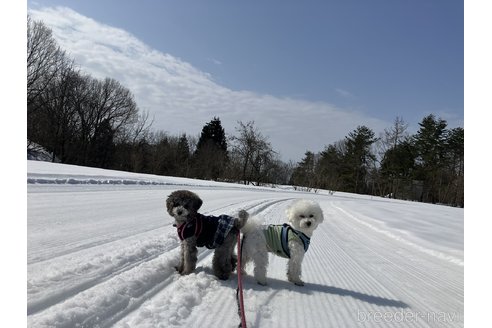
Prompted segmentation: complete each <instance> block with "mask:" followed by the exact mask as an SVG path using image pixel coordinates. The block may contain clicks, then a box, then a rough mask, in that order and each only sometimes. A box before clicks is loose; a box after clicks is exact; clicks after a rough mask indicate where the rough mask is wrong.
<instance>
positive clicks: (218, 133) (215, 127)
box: [193, 117, 229, 180]
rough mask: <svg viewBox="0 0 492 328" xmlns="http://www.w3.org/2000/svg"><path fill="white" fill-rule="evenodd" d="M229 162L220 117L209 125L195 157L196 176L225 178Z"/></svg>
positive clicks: (199, 141)
mask: <svg viewBox="0 0 492 328" xmlns="http://www.w3.org/2000/svg"><path fill="white" fill-rule="evenodd" d="M228 161H229V157H228V152H227V140H226V135H225V131H224V128H223V127H222V124H221V122H220V119H219V118H218V117H214V118H213V120H212V121H210V122H209V123H207V124H206V125H205V126H204V127H203V129H202V133H201V135H200V139H199V140H198V143H197V146H196V151H195V153H194V156H193V166H194V172H195V176H196V177H199V178H204V179H214V180H217V179H218V178H221V177H223V176H224V173H225V170H226V167H227V163H228Z"/></svg>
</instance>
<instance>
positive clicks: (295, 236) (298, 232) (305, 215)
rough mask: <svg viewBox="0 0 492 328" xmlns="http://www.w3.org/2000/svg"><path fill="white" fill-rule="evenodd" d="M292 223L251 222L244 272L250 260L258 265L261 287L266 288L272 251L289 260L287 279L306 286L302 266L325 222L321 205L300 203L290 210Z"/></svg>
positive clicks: (245, 239) (246, 233)
mask: <svg viewBox="0 0 492 328" xmlns="http://www.w3.org/2000/svg"><path fill="white" fill-rule="evenodd" d="M286 214H287V218H288V222H289V224H287V223H284V224H279V225H274V224H270V225H263V224H261V222H259V220H258V219H255V218H253V219H251V220H249V221H248V222H247V223H246V225H245V226H244V228H243V229H241V232H243V234H244V235H243V243H242V249H241V252H242V258H241V269H242V270H243V272H245V266H246V264H247V263H248V262H249V261H253V263H254V277H255V279H256V281H257V282H258V284H260V285H266V272H267V266H268V252H271V253H274V254H276V255H279V256H282V257H285V258H288V259H289V261H288V264H287V278H288V279H289V281H290V282H293V283H294V284H296V285H298V286H303V285H304V282H303V281H302V280H301V266H302V260H303V258H304V254H305V253H306V251H307V250H308V247H309V243H310V239H311V236H312V235H313V232H314V230H316V228H317V227H318V225H319V224H320V223H321V222H323V219H324V218H323V211H322V210H321V208H320V206H319V204H318V203H316V202H314V201H310V200H298V201H296V202H294V203H293V204H292V205H291V206H290V207H289V208H288V209H287V210H286Z"/></svg>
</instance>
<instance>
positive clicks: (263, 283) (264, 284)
mask: <svg viewBox="0 0 492 328" xmlns="http://www.w3.org/2000/svg"><path fill="white" fill-rule="evenodd" d="M256 283H257V284H258V285H260V286H266V285H267V283H266V281H259V280H256Z"/></svg>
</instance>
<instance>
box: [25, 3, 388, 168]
mask: <svg viewBox="0 0 492 328" xmlns="http://www.w3.org/2000/svg"><path fill="white" fill-rule="evenodd" d="M30 14H31V15H32V16H33V18H34V19H39V20H42V21H44V22H45V24H47V25H48V26H49V27H50V28H52V30H53V34H54V36H55V38H56V39H57V40H58V42H59V44H60V46H61V47H62V48H64V49H65V50H67V52H68V53H69V54H70V56H71V57H72V58H74V59H75V61H76V63H77V64H78V65H80V66H81V68H82V69H83V70H84V71H86V72H88V73H90V74H91V75H93V76H95V77H99V78H102V77H112V78H115V79H117V80H118V81H120V82H121V83H122V84H123V85H125V86H126V87H128V88H129V89H130V90H131V91H132V93H133V94H134V95H135V99H136V101H137V104H138V105H139V107H140V108H141V109H142V110H145V111H149V112H150V114H151V117H152V116H154V117H155V120H154V124H153V129H155V130H164V131H168V132H170V133H172V134H178V133H183V132H186V133H187V134H190V135H198V134H199V133H200V131H201V128H202V127H203V125H204V124H205V123H207V122H209V121H210V120H211V119H212V118H213V117H214V116H218V117H220V119H221V121H222V123H223V126H224V128H225V130H226V132H227V133H229V134H234V133H235V130H234V128H235V127H236V126H237V121H243V122H247V121H250V120H254V121H255V122H256V125H257V127H258V128H259V129H260V131H262V133H263V134H264V135H266V136H268V137H269V140H270V142H271V143H272V146H273V147H274V149H275V150H276V151H278V152H279V153H280V154H281V156H282V158H283V159H284V160H289V159H293V160H300V159H301V158H302V157H303V155H304V153H305V151H306V150H311V151H320V150H322V149H323V148H324V146H325V145H328V144H331V143H333V142H335V141H337V140H339V139H342V138H343V137H344V136H346V135H347V134H348V133H349V132H350V131H352V130H354V129H355V128H356V127H357V126H358V125H366V126H368V127H370V128H372V129H373V130H374V131H375V132H376V133H378V132H380V131H382V130H383V129H384V128H385V127H387V126H389V125H391V123H387V122H383V121H381V120H378V119H375V118H371V117H367V116H365V115H363V114H361V113H357V112H354V111H349V110H344V109H341V108H337V107H335V106H332V105H330V104H327V103H323V102H310V101H305V100H298V99H291V98H278V97H274V96H270V95H266V94H257V93H254V92H249V91H234V90H231V89H228V88H227V87H224V86H221V85H219V84H217V83H215V82H214V81H213V80H212V78H211V76H210V75H209V74H207V73H205V72H202V71H200V70H198V69H196V68H195V67H193V66H192V65H191V64H189V63H186V62H184V61H182V60H180V59H178V58H176V57H173V56H172V55H170V54H165V53H161V52H159V51H157V50H155V49H152V48H150V47H149V46H147V45H146V44H144V43H143V42H141V41H140V40H138V39H137V38H136V37H134V36H133V35H131V34H130V33H128V32H126V31H124V30H122V29H118V28H114V27H111V26H108V25H105V24H101V23H99V22H96V21H95V20H93V19H91V18H88V17H85V16H82V15H80V14H78V13H77V12H75V11H73V10H71V9H68V8H63V7H57V8H43V9H37V10H34V9H31V10H30ZM340 90H341V89H340ZM341 91H343V90H341ZM339 92H340V91H339Z"/></svg>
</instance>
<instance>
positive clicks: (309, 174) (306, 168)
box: [291, 151, 316, 188]
mask: <svg viewBox="0 0 492 328" xmlns="http://www.w3.org/2000/svg"><path fill="white" fill-rule="evenodd" d="M315 162H316V161H315V154H314V153H313V152H310V151H307V152H306V153H305V155H304V158H303V159H302V161H301V162H299V163H298V164H297V167H296V168H295V169H294V172H293V173H292V178H291V184H293V185H297V186H303V187H308V188H315V187H316V181H315V180H316V175H315Z"/></svg>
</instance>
